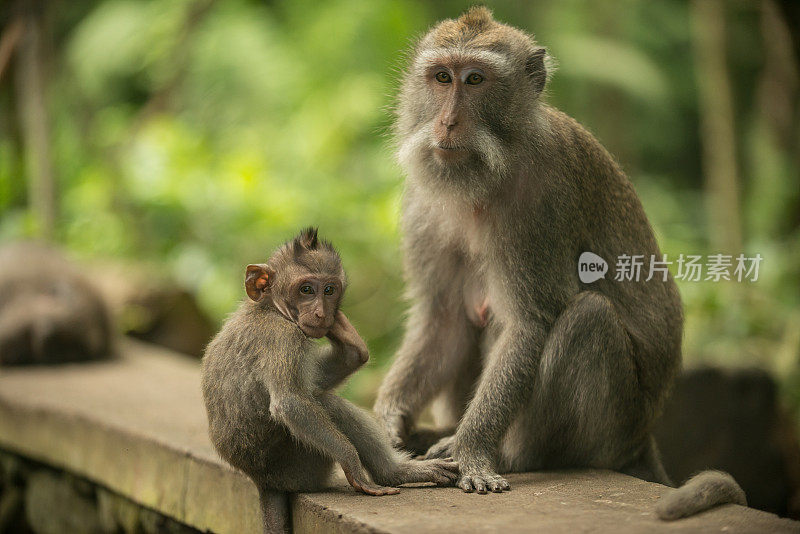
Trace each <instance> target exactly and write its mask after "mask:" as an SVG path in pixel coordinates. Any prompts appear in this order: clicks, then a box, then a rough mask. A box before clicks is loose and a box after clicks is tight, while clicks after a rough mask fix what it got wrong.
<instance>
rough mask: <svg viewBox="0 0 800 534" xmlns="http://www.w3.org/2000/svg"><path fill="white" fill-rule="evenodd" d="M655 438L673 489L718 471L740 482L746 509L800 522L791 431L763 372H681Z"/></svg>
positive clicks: (798, 450)
mask: <svg viewBox="0 0 800 534" xmlns="http://www.w3.org/2000/svg"><path fill="white" fill-rule="evenodd" d="M655 436H656V440H657V442H658V445H659V447H660V449H661V453H662V456H663V459H664V467H665V468H666V470H667V473H668V474H669V475H670V477H672V479H673V482H674V483H676V484H678V483H682V482H683V481H685V480H686V479H687V478H688V477H689V476H691V475H692V474H694V473H696V472H698V471H701V470H704V469H721V470H723V471H727V472H729V473H730V474H731V475H733V477H734V478H735V479H736V480H737V482H739V484H740V485H741V486H742V488H743V489H744V491H745V493H746V494H747V501H748V504H749V505H750V506H752V507H754V508H758V509H761V510H765V511H768V512H773V513H776V514H778V515H781V516H785V517H792V518H800V445H798V434H797V427H796V425H795V424H794V422H793V421H792V420H791V418H790V417H789V416H788V414H787V413H786V412H785V411H784V409H783V408H782V407H781V406H780V404H779V401H778V397H777V386H776V384H775V381H774V380H773V379H772V377H771V376H770V375H769V374H768V373H766V372H765V371H762V370H758V369H740V370H723V369H717V368H700V369H695V370H689V371H686V372H685V373H684V374H683V375H682V376H681V377H680V378H679V379H678V380H677V382H676V384H675V388H674V390H673V392H672V396H671V398H670V400H669V401H668V403H667V406H666V407H665V410H664V415H663V417H662V418H661V420H660V421H659V423H658V425H657V428H656V430H655Z"/></svg>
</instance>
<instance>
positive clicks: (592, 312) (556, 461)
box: [504, 291, 657, 480]
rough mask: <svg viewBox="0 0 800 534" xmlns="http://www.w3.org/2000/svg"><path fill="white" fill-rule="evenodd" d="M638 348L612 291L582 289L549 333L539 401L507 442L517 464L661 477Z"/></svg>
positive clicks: (507, 450) (514, 467)
mask: <svg viewBox="0 0 800 534" xmlns="http://www.w3.org/2000/svg"><path fill="white" fill-rule="evenodd" d="M634 350H635V349H634V345H633V343H632V341H631V337H630V335H629V333H628V329H627V328H626V327H625V325H624V323H623V321H622V320H621V318H620V316H619V314H618V313H617V312H616V310H615V308H614V305H613V304H612V302H611V301H610V300H609V299H608V298H607V297H605V296H604V295H602V294H600V293H597V292H594V291H585V292H582V293H579V294H578V295H576V296H575V297H574V298H573V299H572V300H571V301H570V303H569V304H568V305H567V307H566V309H565V310H564V311H563V312H562V313H561V315H560V316H559V317H558V319H557V320H556V322H555V323H554V325H553V327H552V329H551V330H550V332H549V334H548V337H547V340H546V342H545V346H544V349H543V351H542V357H541V360H540V362H539V365H538V370H539V373H538V377H537V380H536V387H535V390H534V393H533V396H532V399H531V400H532V402H531V403H530V405H529V407H528V409H527V410H526V413H525V414H524V417H523V418H522V421H521V424H520V425H519V426H520V427H521V428H515V429H514V432H513V437H514V438H515V439H516V440H517V443H509V442H508V441H507V443H506V447H505V448H504V456H506V457H505V458H504V460H505V462H506V463H507V464H508V465H509V466H510V468H511V469H512V470H527V469H536V468H542V467H545V468H548V467H549V468H558V467H579V466H585V467H596V468H606V469H615V470H621V469H622V468H623V467H625V466H626V465H630V466H631V468H632V469H633V468H634V467H635V469H636V470H637V472H638V473H640V476H643V478H649V479H652V480H655V479H656V476H657V473H655V472H652V473H651V474H650V475H649V476H645V475H644V471H646V470H650V471H652V470H654V469H655V464H653V463H652V459H653V458H654V457H653V456H652V455H650V454H649V452H648V451H649V449H648V447H649V444H650V436H649V434H648V423H649V418H650V416H649V415H648V412H647V409H646V406H645V400H644V396H643V392H642V390H641V387H640V385H639V378H638V374H637V366H636V360H635V358H634V352H633V351H634ZM510 437H512V436H510ZM634 461H635V463H636V465H635V466H633V465H631V464H632V462H634Z"/></svg>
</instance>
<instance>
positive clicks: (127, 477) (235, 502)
mask: <svg viewBox="0 0 800 534" xmlns="http://www.w3.org/2000/svg"><path fill="white" fill-rule="evenodd" d="M199 384H200V370H199V366H198V364H197V362H196V361H194V360H191V359H189V358H186V357H183V356H181V355H177V354H174V353H171V352H169V351H166V350H163V349H159V348H155V347H153V346H150V345H146V344H143V343H138V342H132V341H125V342H124V343H122V344H121V357H120V358H119V359H117V360H115V361H113V362H105V363H95V364H86V365H68V366H63V367H50V368H28V369H2V370H0V447H1V448H4V449H8V450H10V451H13V452H16V453H17V454H20V455H22V456H25V457H28V458H32V459H34V460H38V461H40V462H43V463H46V464H49V465H52V466H54V467H59V468H63V469H65V470H67V471H70V472H72V473H75V474H77V475H81V476H84V477H86V478H88V479H90V480H92V481H94V482H97V483H98V484H101V485H103V486H105V487H107V488H109V489H111V490H113V491H115V492H117V493H119V494H121V495H123V496H125V497H127V498H129V499H131V500H133V501H135V502H137V503H139V504H142V505H144V506H147V507H149V508H152V509H154V510H156V511H158V512H160V513H162V514H164V515H167V516H169V517H172V518H174V519H176V520H178V521H180V522H182V523H185V524H187V525H189V526H192V527H194V528H197V529H199V530H207V531H212V532H222V533H224V532H236V533H248V532H259V531H260V515H259V511H258V497H257V494H256V490H255V487H254V486H253V485H252V483H251V482H250V481H249V480H248V479H247V478H246V477H245V476H244V475H242V474H241V473H239V472H237V471H235V470H233V469H231V468H230V467H228V466H227V465H225V464H224V462H222V461H221V460H220V459H219V458H218V457H217V455H216V454H215V452H214V451H213V449H212V447H211V444H210V442H209V440H208V437H207V435H206V419H205V412H204V410H203V404H202V400H201V394H200V385H199ZM509 480H510V482H511V483H512V485H513V488H514V489H513V491H511V492H510V493H505V494H501V495H494V494H490V495H475V494H464V493H462V492H461V491H460V490H457V489H455V488H428V487H416V488H404V489H403V491H402V492H401V493H400V495H394V496H387V497H368V496H364V495H359V494H356V493H354V492H353V491H352V490H351V489H350V488H348V487H347V486H346V485H345V484H344V482H343V481H342V480H340V481H339V482H338V483H337V485H336V487H334V488H332V489H331V490H329V491H325V492H319V493H311V494H301V495H296V496H294V497H293V499H292V504H291V506H292V523H293V527H294V531H295V532H302V533H305V532H321V531H322V532H341V533H345V532H347V533H352V532H392V533H405V532H408V533H411V532H413V533H418V532H451V531H458V532H478V531H481V532H486V531H490V532H491V531H501V530H502V531H503V532H530V531H544V532H576V531H579V532H580V531H586V532H590V531H600V532H606V531H609V532H642V531H653V532H706V531H725V532H800V523H798V522H794V521H790V520H786V519H780V518H778V517H776V516H774V515H771V514H767V513H764V512H760V511H757V510H753V509H749V508H744V507H741V506H734V505H727V506H723V507H719V508H717V509H714V510H711V511H709V512H706V513H703V514H700V515H698V516H695V517H692V518H688V519H684V520H681V521H677V522H673V523H663V522H660V521H659V520H657V519H656V518H655V516H654V514H653V511H652V510H653V505H654V503H655V502H656V500H657V499H658V497H659V496H660V495H662V494H663V493H664V492H665V491H667V488H665V487H663V486H660V485H658V484H650V483H647V482H643V481H640V480H637V479H635V478H631V477H628V476H625V475H621V474H618V473H613V472H608V471H573V472H544V473H524V474H517V475H511V476H510V477H509Z"/></svg>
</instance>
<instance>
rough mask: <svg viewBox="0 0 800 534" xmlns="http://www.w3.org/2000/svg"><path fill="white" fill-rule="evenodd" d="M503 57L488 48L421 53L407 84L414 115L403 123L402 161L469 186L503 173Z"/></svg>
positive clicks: (505, 165) (505, 132)
mask: <svg viewBox="0 0 800 534" xmlns="http://www.w3.org/2000/svg"><path fill="white" fill-rule="evenodd" d="M501 57H502V56H500V55H499V54H495V53H493V52H492V53H490V52H487V51H482V52H479V51H473V52H471V53H464V52H455V51H439V52H436V53H434V52H429V53H423V54H421V55H420V57H419V58H418V59H417V61H416V62H415V67H414V68H415V71H416V72H417V76H414V77H412V78H409V79H408V80H407V81H406V87H405V88H404V92H405V95H406V96H407V97H408V98H404V104H405V106H406V107H407V108H408V113H409V114H410V115H411V116H413V119H412V120H404V119H403V118H401V121H400V124H399V127H400V130H401V135H402V137H403V138H402V140H401V147H400V160H401V162H402V163H404V164H405V165H407V166H408V165H411V166H413V165H418V164H420V163H423V164H425V165H426V167H427V168H428V169H429V170H433V171H434V172H436V173H438V174H439V175H441V177H442V178H444V179H447V178H453V179H455V180H456V181H457V183H458V181H461V182H462V185H465V186H471V187H474V186H475V185H476V184H474V183H470V178H472V177H474V176H476V175H482V178H481V179H482V180H484V181H485V180H486V175H487V174H488V175H497V174H502V173H504V172H505V170H506V168H507V160H508V158H507V155H506V150H505V141H504V140H505V138H506V137H507V136H508V133H509V132H508V129H507V127H506V122H504V121H503V120H502V119H503V117H504V116H505V114H506V111H505V106H504V102H503V100H504V99H505V94H506V89H505V85H506V83H505V81H504V70H503V69H504V67H503V65H504V63H501V59H500V58H501ZM401 113H402V110H401ZM409 118H411V117H409ZM487 171H488V172H487Z"/></svg>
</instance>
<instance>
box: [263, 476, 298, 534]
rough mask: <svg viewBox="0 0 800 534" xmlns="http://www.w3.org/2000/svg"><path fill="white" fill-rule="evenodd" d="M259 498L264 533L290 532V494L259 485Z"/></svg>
mask: <svg viewBox="0 0 800 534" xmlns="http://www.w3.org/2000/svg"><path fill="white" fill-rule="evenodd" d="M258 500H259V504H260V506H261V521H262V524H263V527H264V534H288V533H289V532H290V531H291V518H290V517H289V515H290V509H289V496H288V494H287V493H285V492H283V491H275V490H271V489H269V488H267V487H265V486H263V485H258Z"/></svg>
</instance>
